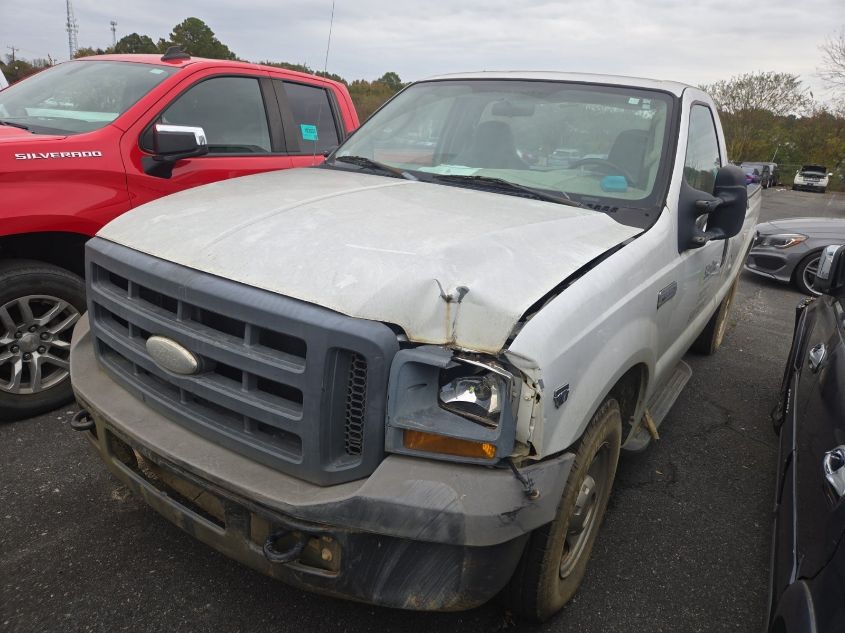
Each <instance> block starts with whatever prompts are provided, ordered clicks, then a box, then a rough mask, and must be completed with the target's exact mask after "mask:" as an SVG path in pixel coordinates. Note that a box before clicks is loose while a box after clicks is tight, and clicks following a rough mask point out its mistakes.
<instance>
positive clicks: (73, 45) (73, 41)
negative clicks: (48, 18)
mask: <svg viewBox="0 0 845 633" xmlns="http://www.w3.org/2000/svg"><path fill="white" fill-rule="evenodd" d="M65 6H66V7H67V21H66V22H65V27H66V30H67V48H68V53H69V54H70V59H73V58H74V56H75V55H76V51H78V50H79V42H78V40H77V35H79V24H78V23H77V21H76V16H75V15H74V14H73V5H72V4H71V2H70V0H66V2H65Z"/></svg>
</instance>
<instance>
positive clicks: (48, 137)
mask: <svg viewBox="0 0 845 633" xmlns="http://www.w3.org/2000/svg"><path fill="white" fill-rule="evenodd" d="M63 138H65V137H64V136H55V135H52V134H33V133H32V132H27V131H26V130H22V129H20V128H17V127H12V126H10V125H0V143H2V144H9V143H17V142H18V141H56V140H59V139H63Z"/></svg>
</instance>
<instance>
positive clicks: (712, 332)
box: [690, 277, 739, 356]
mask: <svg viewBox="0 0 845 633" xmlns="http://www.w3.org/2000/svg"><path fill="white" fill-rule="evenodd" d="M738 287H739V277H737V278H736V280H735V281H734V282H733V285H732V286H731V288H730V290H728V294H726V295H725V298H724V299H722V302H721V303H720V304H719V306H718V307H717V308H716V311H715V312H714V313H713V316H711V317H710V320H709V321H708V322H707V325H705V326H704V330H702V332H701V334H699V335H698V338H696V339H695V341H693V343H692V345H690V349H691V350H692V351H693V352H696V353H697V354H703V355H705V356H712V355H713V354H715V353H716V350H717V349H719V348H720V347H721V346H722V340H723V339H724V338H725V330H727V327H728V316H730V311H731V306H733V302H734V296H736V289H737V288H738Z"/></svg>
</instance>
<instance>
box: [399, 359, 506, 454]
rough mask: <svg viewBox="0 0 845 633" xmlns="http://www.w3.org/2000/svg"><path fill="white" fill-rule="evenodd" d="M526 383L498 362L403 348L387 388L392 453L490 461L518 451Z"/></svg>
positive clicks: (496, 360)
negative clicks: (518, 408)
mask: <svg viewBox="0 0 845 633" xmlns="http://www.w3.org/2000/svg"><path fill="white" fill-rule="evenodd" d="M520 389H521V381H519V380H518V379H517V377H516V375H515V374H512V373H511V372H510V371H508V370H507V369H506V368H505V365H504V364H503V363H501V362H500V361H499V360H498V359H495V358H492V357H487V356H483V355H480V354H472V355H470V354H460V353H455V352H453V351H452V350H449V349H447V348H444V347H439V346H434V345H421V346H419V347H415V348H411V349H405V350H401V351H400V352H399V353H398V354H397V355H396V358H395V359H394V361H393V366H392V367H391V377H390V385H389V387H388V392H389V393H388V411H387V433H386V437H385V448H386V450H387V451H388V452H392V453H404V454H407V455H417V456H425V457H435V458H437V459H446V460H452V461H462V462H474V463H491V462H492V461H494V460H497V459H501V458H503V457H507V456H508V455H510V454H511V453H512V452H513V448H514V442H515V434H516V420H515V412H516V405H517V404H518V403H519V397H520Z"/></svg>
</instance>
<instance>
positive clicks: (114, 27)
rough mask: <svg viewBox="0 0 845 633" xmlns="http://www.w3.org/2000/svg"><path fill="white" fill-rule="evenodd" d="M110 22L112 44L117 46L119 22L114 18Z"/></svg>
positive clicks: (113, 46)
mask: <svg viewBox="0 0 845 633" xmlns="http://www.w3.org/2000/svg"><path fill="white" fill-rule="evenodd" d="M109 24H111V46H112V48H115V47H116V46H117V22H115V21H114V20H112V21H111V22H109Z"/></svg>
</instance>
